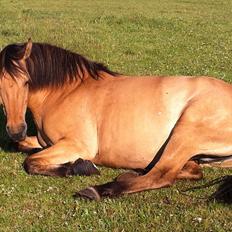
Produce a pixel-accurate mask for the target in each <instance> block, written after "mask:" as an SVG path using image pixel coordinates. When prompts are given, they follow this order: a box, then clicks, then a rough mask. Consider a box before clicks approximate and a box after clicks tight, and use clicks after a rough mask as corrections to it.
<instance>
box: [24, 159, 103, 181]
mask: <svg viewBox="0 0 232 232" xmlns="http://www.w3.org/2000/svg"><path fill="white" fill-rule="evenodd" d="M51 166H52V165H51ZM51 166H49V165H40V164H38V163H37V162H36V161H33V160H30V157H28V158H27V159H26V160H25V161H24V163H23V167H24V169H25V171H26V172H27V173H28V174H37V175H47V176H60V177H65V176H74V175H80V176H83V175H85V176H90V175H100V172H99V170H98V169H97V167H96V166H95V165H94V164H93V163H92V162H91V161H89V160H83V159H78V160H76V161H75V162H74V163H71V162H69V163H65V164H60V165H58V166H57V167H51Z"/></svg>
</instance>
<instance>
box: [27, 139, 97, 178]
mask: <svg viewBox="0 0 232 232" xmlns="http://www.w3.org/2000/svg"><path fill="white" fill-rule="evenodd" d="M91 159H92V156H91V155H90V154H89V153H88V152H87V151H86V150H85V149H84V148H83V146H81V145H78V144H77V142H76V141H75V142H73V141H70V140H65V139H64V140H62V141H60V142H58V143H56V144H55V145H53V146H51V147H49V148H47V149H44V150H43V151H40V152H38V153H35V154H33V155H30V156H28V157H27V158H26V159H25V161H24V164H23V166H24V169H25V170H26V172H27V173H29V174H37V175H38V174H39V175H48V176H68V175H92V174H99V173H100V172H99V171H98V169H97V168H96V166H95V165H94V164H93V163H92V162H91V161H90V160H91Z"/></svg>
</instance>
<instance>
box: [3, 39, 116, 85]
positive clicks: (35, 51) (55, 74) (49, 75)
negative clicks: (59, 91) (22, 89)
mask: <svg viewBox="0 0 232 232" xmlns="http://www.w3.org/2000/svg"><path fill="white" fill-rule="evenodd" d="M24 52H25V44H10V45H8V46H6V47H5V48H4V49H3V50H2V52H1V53H0V71H1V70H2V69H3V68H4V69H5V70H6V71H7V72H8V73H9V74H10V75H11V76H12V77H13V78H15V77H17V74H19V72H28V74H29V77H30V80H29V84H30V87H31V88H43V87H58V86H62V85H64V84H65V83H67V82H73V81H76V80H78V79H79V80H83V78H84V73H85V72H87V73H88V74H89V76H90V77H91V78H93V79H95V80H98V79H99V78H100V72H105V73H107V74H110V75H112V76H117V75H118V74H117V73H116V72H113V71H110V70H109V69H108V68H107V67H106V66H105V65H104V64H102V63H98V62H94V61H90V60H88V59H87V58H85V57H84V56H82V55H80V54H77V53H74V52H71V51H68V50H65V49H63V48H60V47H57V46H54V45H50V44H46V43H33V46H32V51H31V54H30V57H29V58H28V59H26V68H25V67H22V65H21V66H20V65H19V61H20V60H21V59H22V58H23V55H24Z"/></svg>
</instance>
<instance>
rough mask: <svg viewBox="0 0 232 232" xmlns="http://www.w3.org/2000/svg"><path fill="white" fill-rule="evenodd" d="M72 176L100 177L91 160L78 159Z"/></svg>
mask: <svg viewBox="0 0 232 232" xmlns="http://www.w3.org/2000/svg"><path fill="white" fill-rule="evenodd" d="M71 169H72V175H80V176H90V175H100V172H99V170H98V169H97V167H96V166H95V164H94V163H92V162H91V161H89V160H83V159H78V160H76V161H75V162H74V163H73V164H72V165H71Z"/></svg>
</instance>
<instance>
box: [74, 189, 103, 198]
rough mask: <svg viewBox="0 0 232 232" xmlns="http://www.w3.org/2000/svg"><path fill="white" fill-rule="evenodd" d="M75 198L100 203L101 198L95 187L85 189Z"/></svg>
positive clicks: (76, 194)
mask: <svg viewBox="0 0 232 232" xmlns="http://www.w3.org/2000/svg"><path fill="white" fill-rule="evenodd" d="M73 197H74V198H85V199H88V200H93V201H100V199H101V197H100V195H99V194H98V192H97V191H96V189H95V188H94V187H89V188H86V189H83V190H81V191H79V192H77V193H75V194H74V196H73Z"/></svg>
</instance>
